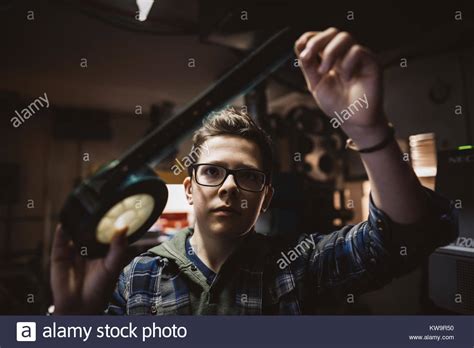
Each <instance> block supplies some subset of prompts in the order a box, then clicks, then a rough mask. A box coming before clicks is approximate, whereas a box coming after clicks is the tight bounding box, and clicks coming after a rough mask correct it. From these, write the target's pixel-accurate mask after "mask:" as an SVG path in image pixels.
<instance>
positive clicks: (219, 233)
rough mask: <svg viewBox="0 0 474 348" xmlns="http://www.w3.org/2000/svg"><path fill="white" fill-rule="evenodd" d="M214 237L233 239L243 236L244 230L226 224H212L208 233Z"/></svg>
mask: <svg viewBox="0 0 474 348" xmlns="http://www.w3.org/2000/svg"><path fill="white" fill-rule="evenodd" d="M209 232H210V233H211V234H212V235H213V236H215V237H219V238H220V237H222V238H226V237H230V238H235V237H239V236H241V235H243V234H245V232H246V231H245V229H244V228H241V227H238V226H236V225H235V223H234V224H227V223H216V224H213V225H212V226H211V228H210V231H209Z"/></svg>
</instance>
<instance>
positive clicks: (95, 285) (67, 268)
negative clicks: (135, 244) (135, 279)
mask: <svg viewBox="0 0 474 348" xmlns="http://www.w3.org/2000/svg"><path fill="white" fill-rule="evenodd" d="M126 232H127V229H126V228H125V229H123V230H120V231H117V234H116V235H115V236H114V239H113V240H112V243H111V246H110V249H109V252H108V254H107V255H106V256H105V257H104V258H99V259H93V260H90V259H87V258H85V257H84V256H81V255H80V253H79V252H78V251H77V250H76V249H75V248H74V246H73V244H72V241H71V240H69V238H67V235H66V234H65V232H64V231H63V229H62V228H61V226H60V225H58V226H57V228H56V234H55V236H54V242H53V249H52V252H51V288H52V292H53V297H54V306H55V314H100V313H102V311H103V310H104V309H105V307H106V306H107V303H108V301H109V299H110V297H111V295H112V293H113V291H114V289H115V285H116V283H117V280H118V277H119V275H120V272H121V270H122V268H123V267H124V266H125V264H124V263H125V262H126V250H127V239H126V237H125V234H126Z"/></svg>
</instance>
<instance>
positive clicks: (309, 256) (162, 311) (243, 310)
mask: <svg viewBox="0 0 474 348" xmlns="http://www.w3.org/2000/svg"><path fill="white" fill-rule="evenodd" d="M425 192H426V195H427V202H428V204H429V207H430V208H429V211H430V214H429V215H428V216H426V217H424V218H423V219H422V220H421V221H420V222H418V223H415V224H410V225H401V224H397V223H395V222H393V221H391V220H390V218H389V217H388V216H387V215H386V214H385V213H384V212H383V211H381V210H379V209H378V208H377V207H376V206H375V204H374V202H373V200H372V197H371V196H370V201H369V217H368V219H367V221H364V222H362V223H359V224H357V225H349V226H345V227H343V228H341V229H340V230H337V231H334V232H332V233H329V234H321V233H313V234H310V235H307V234H305V235H302V236H300V237H299V238H298V239H297V240H296V241H292V242H290V241H282V240H277V239H275V238H271V237H265V236H263V235H260V234H257V233H251V235H250V236H249V237H248V238H247V240H246V242H245V243H244V244H243V246H242V248H241V249H242V250H241V251H239V253H240V255H241V256H242V257H240V258H239V257H237V260H238V262H236V263H235V265H234V268H232V271H231V273H232V279H233V282H232V284H235V297H233V301H235V308H236V309H237V312H238V314H243V315H257V314H284V315H291V314H317V313H319V312H320V309H321V308H323V307H324V306H328V304H330V303H337V301H340V300H341V299H343V298H345V296H347V294H349V293H350V294H353V295H354V296H355V295H357V294H361V293H364V292H367V291H372V290H376V289H379V288H381V287H383V286H385V285H386V284H388V283H390V282H391V280H392V279H393V278H395V277H399V276H401V275H403V274H406V273H408V272H410V271H411V270H413V269H414V268H416V267H417V265H419V263H420V262H421V261H422V260H423V259H426V258H427V257H428V256H429V254H430V253H432V252H433V251H434V250H435V249H436V248H437V247H439V246H442V245H446V244H448V243H450V242H451V241H453V240H454V239H455V238H456V237H457V236H458V228H457V212H456V209H455V208H454V204H453V202H451V201H449V200H448V199H446V198H444V197H442V196H440V195H438V194H436V193H435V192H433V191H431V190H429V189H425ZM180 233H184V231H182V232H180ZM175 238H176V237H175ZM304 240H312V241H314V247H313V246H311V247H310V248H298V246H299V244H301V243H302V242H303V241H304ZM295 246H296V248H295ZM402 248H404V250H405V251H406V252H404V253H402V252H400V250H401V249H402ZM290 250H298V251H299V254H298V257H297V258H296V259H294V260H292V261H291V262H290V263H289V265H288V266H287V267H281V258H282V257H283V255H289V251H290ZM184 257H186V256H184ZM279 260H280V261H279ZM279 262H280V263H279ZM279 265H280V266H279ZM185 266H186V267H187V265H185ZM180 267H181V268H180ZM180 267H178V266H177V265H176V264H175V262H172V261H170V260H168V259H167V258H164V257H161V256H158V255H156V254H154V253H153V252H150V251H149V252H147V253H144V254H142V255H140V256H138V257H136V258H135V259H134V260H133V261H132V262H131V263H130V264H129V265H128V266H127V267H125V269H124V270H123V272H122V273H121V275H120V278H119V281H118V283H117V287H116V290H115V292H114V294H113V296H112V299H111V301H110V304H109V306H108V308H107V310H106V311H105V313H106V314H117V315H176V314H178V315H179V314H185V315H186V314H187V315H191V314H202V313H192V309H191V303H190V295H189V288H188V286H189V280H188V279H187V277H186V276H185V275H184V274H183V273H182V266H180ZM334 301H336V302H334ZM233 313H234V312H233Z"/></svg>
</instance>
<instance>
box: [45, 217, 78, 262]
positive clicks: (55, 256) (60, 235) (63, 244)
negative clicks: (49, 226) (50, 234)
mask: <svg viewBox="0 0 474 348" xmlns="http://www.w3.org/2000/svg"><path fill="white" fill-rule="evenodd" d="M73 256H74V248H73V246H72V245H71V240H70V238H69V236H68V235H67V233H66V232H65V231H64V230H63V228H62V226H61V224H58V225H57V226H56V231H55V233H54V239H53V246H52V250H51V260H52V261H53V262H57V261H64V260H68V261H70V260H71V259H72V258H73Z"/></svg>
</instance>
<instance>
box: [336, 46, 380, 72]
mask: <svg viewBox="0 0 474 348" xmlns="http://www.w3.org/2000/svg"><path fill="white" fill-rule="evenodd" d="M365 61H368V62H372V63H373V64H369V65H371V66H373V67H375V68H376V66H377V65H376V63H375V57H374V56H373V54H372V53H371V52H370V51H369V50H368V49H366V48H364V47H362V46H360V45H354V46H352V47H351V48H350V50H349V52H348V53H347V54H346V55H345V57H344V59H343V60H342V62H341V65H340V69H341V73H342V76H343V78H344V79H345V80H350V79H351V77H352V76H353V75H354V74H355V72H356V71H357V68H358V66H359V65H360V64H361V63H362V62H365Z"/></svg>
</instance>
